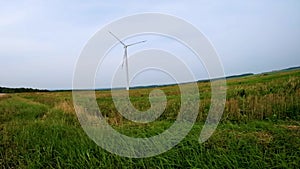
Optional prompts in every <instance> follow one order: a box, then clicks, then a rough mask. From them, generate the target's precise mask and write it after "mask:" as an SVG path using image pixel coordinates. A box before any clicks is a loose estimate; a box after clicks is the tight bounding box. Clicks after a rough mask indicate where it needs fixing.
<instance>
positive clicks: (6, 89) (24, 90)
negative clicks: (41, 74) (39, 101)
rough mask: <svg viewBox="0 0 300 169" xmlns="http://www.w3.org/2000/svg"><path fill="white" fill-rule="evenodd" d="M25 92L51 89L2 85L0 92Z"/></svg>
mask: <svg viewBox="0 0 300 169" xmlns="http://www.w3.org/2000/svg"><path fill="white" fill-rule="evenodd" d="M24 92H49V90H40V89H32V88H7V87H0V93H24Z"/></svg>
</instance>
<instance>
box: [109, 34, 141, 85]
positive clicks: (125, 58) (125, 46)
mask: <svg viewBox="0 0 300 169" xmlns="http://www.w3.org/2000/svg"><path fill="white" fill-rule="evenodd" d="M109 33H110V34H111V35H112V36H113V37H114V38H116V39H117V40H118V41H119V42H120V43H121V44H122V45H123V47H124V56H123V63H122V67H123V66H124V64H125V70H126V82H127V84H126V90H129V72H128V57H127V48H128V47H129V46H133V45H136V44H139V43H144V42H146V41H145V40H144V41H139V42H135V43H131V44H129V45H126V44H125V43H124V42H122V41H121V40H120V39H119V38H118V37H117V36H116V35H115V34H113V33H112V32H110V31H109Z"/></svg>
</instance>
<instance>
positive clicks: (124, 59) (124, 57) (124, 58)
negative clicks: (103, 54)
mask: <svg viewBox="0 0 300 169" xmlns="http://www.w3.org/2000/svg"><path fill="white" fill-rule="evenodd" d="M125 61H126V54H125V53H124V56H123V62H122V68H123V67H124V64H125Z"/></svg>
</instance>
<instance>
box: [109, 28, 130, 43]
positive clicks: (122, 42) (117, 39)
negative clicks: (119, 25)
mask: <svg viewBox="0 0 300 169" xmlns="http://www.w3.org/2000/svg"><path fill="white" fill-rule="evenodd" d="M108 32H109V33H110V34H111V35H112V36H113V37H115V38H116V39H117V40H118V41H119V42H120V43H121V44H122V45H123V46H126V45H125V43H123V42H122V41H121V40H120V39H119V38H118V37H117V36H116V35H115V34H113V33H112V32H111V31H108Z"/></svg>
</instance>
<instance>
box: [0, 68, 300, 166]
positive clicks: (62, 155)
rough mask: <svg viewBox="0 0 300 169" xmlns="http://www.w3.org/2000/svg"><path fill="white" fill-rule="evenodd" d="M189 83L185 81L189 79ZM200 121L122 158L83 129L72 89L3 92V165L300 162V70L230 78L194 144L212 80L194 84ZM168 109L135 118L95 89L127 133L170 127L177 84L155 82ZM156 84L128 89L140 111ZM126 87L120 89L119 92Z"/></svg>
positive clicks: (0, 144)
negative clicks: (213, 120)
mask: <svg viewBox="0 0 300 169" xmlns="http://www.w3.org/2000/svg"><path fill="white" fill-rule="evenodd" d="M187 85H188V84H187ZM198 88H199V92H200V93H199V95H200V107H199V114H198V117H197V121H196V123H195V125H194V127H193V129H192V130H191V131H190V133H189V134H188V135H187V137H186V138H185V139H183V140H182V141H181V142H180V143H179V144H178V145H177V146H175V147H174V148H173V149H171V150H170V151H167V152H165V153H163V154H161V155H158V156H154V157H149V158H141V159H139V158H127V157H120V156H117V155H114V154H111V153H109V152H107V151H106V150H104V149H102V148H101V147H99V146H97V144H95V143H94V142H93V141H92V140H91V139H90V138H89V137H88V136H87V135H86V134H85V132H84V131H83V129H82V128H81V125H80V123H79V121H78V119H77V116H76V113H75V111H74V108H73V102H72V92H70V91H65V92H40V93H39V92H32V93H17V94H7V95H2V96H1V97H0V134H1V135H0V136H1V137H0V166H1V167H2V168H184V167H185V168H300V70H299V69H298V70H291V71H280V72H271V73H264V74H259V75H252V76H246V77H240V78H232V79H228V80H227V98H226V104H225V105H226V106H225V109H224V113H223V116H222V119H221V122H220V124H219V126H218V128H217V130H216V131H215V133H214V134H213V135H212V137H211V138H210V139H209V140H207V141H206V142H204V143H203V144H199V141H198V139H199V134H200V131H201V129H202V126H203V124H204V122H205V119H206V117H207V113H208V111H209V108H210V103H211V102H210V97H211V96H210V95H211V94H210V83H209V82H199V83H198ZM160 89H161V90H162V91H164V93H165V94H166V96H167V108H166V109H165V111H164V112H163V114H162V115H161V116H160V117H159V118H158V119H157V120H156V121H155V122H151V123H149V124H139V123H133V122H130V121H129V120H126V119H125V118H124V117H122V116H121V114H119V113H118V111H117V110H116V108H115V106H114V103H113V101H112V97H111V93H110V91H97V92H96V96H97V102H98V105H99V108H100V110H101V113H102V115H103V116H105V117H106V119H107V121H108V122H109V124H111V125H112V126H113V127H114V128H115V129H116V130H118V131H120V132H121V133H123V134H126V135H128V136H132V137H144V136H145V135H146V136H152V135H156V134H159V133H161V132H162V131H164V130H165V129H167V128H168V127H170V126H171V125H172V124H173V123H174V121H175V120H176V117H177V114H178V111H179V109H180V91H179V88H178V86H176V85H175V86H165V87H160ZM151 90H153V88H143V89H133V90H130V100H131V102H132V104H133V105H134V106H135V107H136V108H137V109H139V110H142V111H144V110H147V109H149V108H150V102H149V99H148V96H149V93H150V91H151ZM120 92H123V91H120Z"/></svg>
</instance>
